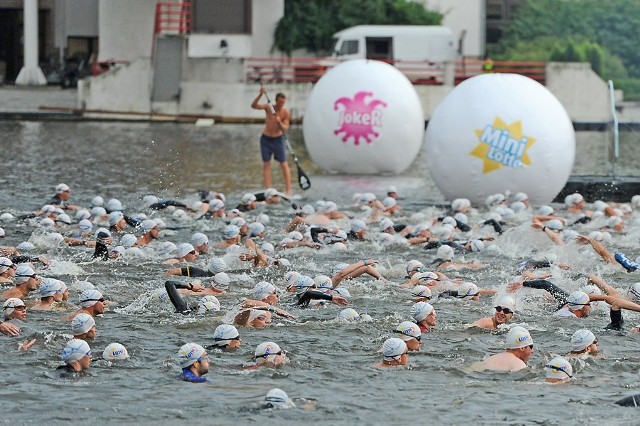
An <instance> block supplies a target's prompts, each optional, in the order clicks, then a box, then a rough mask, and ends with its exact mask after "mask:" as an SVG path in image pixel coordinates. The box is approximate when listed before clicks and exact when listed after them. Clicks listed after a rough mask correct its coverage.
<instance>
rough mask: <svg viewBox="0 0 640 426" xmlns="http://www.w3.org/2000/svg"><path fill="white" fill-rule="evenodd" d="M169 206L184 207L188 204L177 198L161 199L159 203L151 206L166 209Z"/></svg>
mask: <svg viewBox="0 0 640 426" xmlns="http://www.w3.org/2000/svg"><path fill="white" fill-rule="evenodd" d="M169 206H174V207H180V208H183V209H184V208H187V205H186V204H185V203H183V202H180V201H176V200H161V201H158V202H157V203H153V204H151V205H150V206H149V208H150V209H151V210H164V209H166V208H167V207H169Z"/></svg>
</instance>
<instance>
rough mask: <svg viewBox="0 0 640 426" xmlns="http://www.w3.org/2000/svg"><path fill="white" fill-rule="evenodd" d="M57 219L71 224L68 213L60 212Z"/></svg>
mask: <svg viewBox="0 0 640 426" xmlns="http://www.w3.org/2000/svg"><path fill="white" fill-rule="evenodd" d="M55 221H56V222H61V223H64V224H65V225H71V218H70V217H69V215H68V214H66V213H62V214H59V215H58V217H56V220H55Z"/></svg>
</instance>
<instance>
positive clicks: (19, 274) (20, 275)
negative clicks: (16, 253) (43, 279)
mask: <svg viewBox="0 0 640 426" xmlns="http://www.w3.org/2000/svg"><path fill="white" fill-rule="evenodd" d="M35 274H36V272H35V271H34V270H33V269H31V267H30V266H29V265H26V264H24V263H22V264H20V265H18V267H17V268H16V275H15V277H14V278H13V281H14V282H15V283H16V284H22V283H25V282H27V281H29V278H32V277H33V276H34V275H35Z"/></svg>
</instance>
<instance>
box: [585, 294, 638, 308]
mask: <svg viewBox="0 0 640 426" xmlns="http://www.w3.org/2000/svg"><path fill="white" fill-rule="evenodd" d="M589 300H591V301H604V302H607V303H608V304H609V305H611V310H613V311H619V310H620V309H627V310H629V311H635V312H640V305H638V304H637V303H633V302H631V301H629V300H627V299H622V298H620V297H613V296H609V295H605V294H590V295H589Z"/></svg>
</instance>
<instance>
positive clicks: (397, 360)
mask: <svg viewBox="0 0 640 426" xmlns="http://www.w3.org/2000/svg"><path fill="white" fill-rule="evenodd" d="M379 352H382V356H383V358H382V362H379V363H377V364H374V366H375V367H381V368H389V367H395V366H398V365H407V364H408V363H409V355H408V353H409V349H408V348H407V344H406V343H405V342H404V341H403V340H402V339H399V338H397V337H392V338H390V339H387V340H385V341H384V343H383V344H382V348H381V349H380V351H379Z"/></svg>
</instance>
